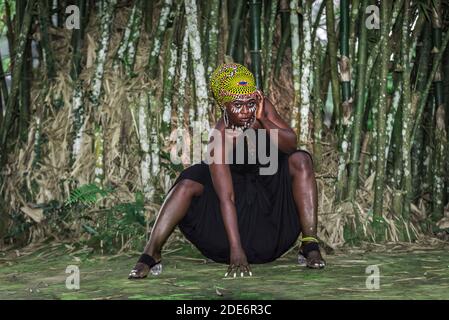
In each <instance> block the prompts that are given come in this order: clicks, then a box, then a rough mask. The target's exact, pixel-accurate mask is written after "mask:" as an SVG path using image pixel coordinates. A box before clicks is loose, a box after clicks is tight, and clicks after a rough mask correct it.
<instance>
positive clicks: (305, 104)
mask: <svg viewBox="0 0 449 320" xmlns="http://www.w3.org/2000/svg"><path fill="white" fill-rule="evenodd" d="M302 9H303V14H302V17H303V19H302V29H303V38H304V42H303V50H302V55H301V62H302V65H301V100H300V101H301V104H300V111H299V119H300V122H299V139H298V140H299V141H298V143H299V146H300V147H302V148H307V146H308V145H309V113H310V95H311V93H310V88H311V85H310V81H311V72H312V39H311V33H312V30H311V26H312V1H310V0H306V1H305V2H304V3H303V8H302Z"/></svg>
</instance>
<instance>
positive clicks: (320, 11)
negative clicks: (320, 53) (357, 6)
mask: <svg viewBox="0 0 449 320" xmlns="http://www.w3.org/2000/svg"><path fill="white" fill-rule="evenodd" d="M356 1H358V0H356ZM325 8H326V1H321V5H320V8H319V9H318V12H317V15H316V19H315V22H314V23H313V26H312V40H313V41H315V38H316V32H317V30H318V27H319V26H320V23H321V17H322V15H323V12H324V9H325Z"/></svg>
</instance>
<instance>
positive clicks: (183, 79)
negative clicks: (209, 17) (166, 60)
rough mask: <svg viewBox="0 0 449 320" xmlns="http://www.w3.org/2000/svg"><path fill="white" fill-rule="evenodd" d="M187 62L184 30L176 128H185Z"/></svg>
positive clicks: (187, 35) (187, 38)
mask: <svg viewBox="0 0 449 320" xmlns="http://www.w3.org/2000/svg"><path fill="white" fill-rule="evenodd" d="M188 60H189V34H188V29H187V28H185V30H184V36H183V38H182V47H181V56H180V62H179V64H178V66H179V81H178V83H179V87H178V112H177V113H178V128H184V127H185V124H184V122H185V119H184V107H185V95H186V82H187V65H188Z"/></svg>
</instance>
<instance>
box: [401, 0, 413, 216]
mask: <svg viewBox="0 0 449 320" xmlns="http://www.w3.org/2000/svg"><path fill="white" fill-rule="evenodd" d="M409 22H410V0H405V1H404V19H403V27H402V55H403V58H402V61H403V65H404V66H403V68H404V72H403V88H404V89H403V104H402V106H403V107H402V135H403V136H402V162H403V166H404V168H403V169H404V172H403V176H404V178H403V192H404V199H403V201H404V203H403V208H402V216H403V217H404V219H406V220H408V219H409V216H410V205H411V202H412V166H411V158H410V151H411V143H412V141H411V139H410V133H411V129H412V127H411V126H410V124H411V123H412V116H413V114H412V98H411V89H410V74H411V68H410V54H409V48H410V36H409Z"/></svg>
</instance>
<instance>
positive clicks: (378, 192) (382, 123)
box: [373, 0, 408, 235]
mask: <svg viewBox="0 0 449 320" xmlns="http://www.w3.org/2000/svg"><path fill="white" fill-rule="evenodd" d="M406 1H407V0H406ZM390 12H391V8H390V3H386V2H382V5H381V17H380V21H382V24H381V39H382V40H381V41H383V42H381V46H382V52H381V56H380V62H381V65H380V68H381V71H380V81H381V82H380V101H379V105H378V110H377V127H376V128H377V152H376V157H377V158H376V176H375V181H374V203H373V222H374V221H379V219H381V217H382V211H383V194H384V186H385V145H386V143H385V131H386V113H387V112H386V111H387V76H388V63H389V58H390V50H389V47H388V42H389V41H388V34H389V33H390V25H391V24H390V23H391V20H390ZM407 54H408V51H407ZM379 227H380V225H379ZM377 231H380V230H377ZM379 235H381V234H380V233H379Z"/></svg>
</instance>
